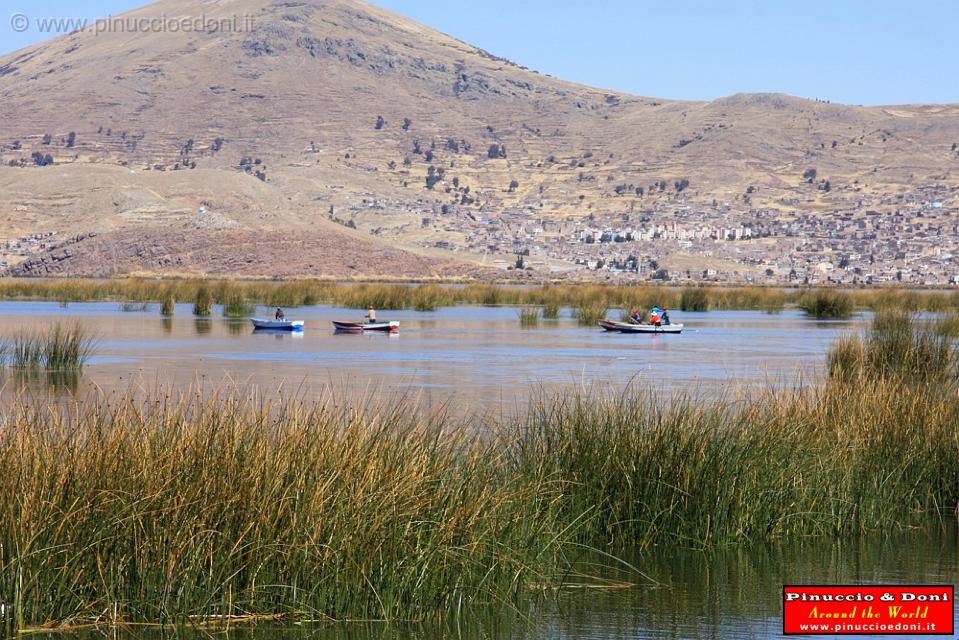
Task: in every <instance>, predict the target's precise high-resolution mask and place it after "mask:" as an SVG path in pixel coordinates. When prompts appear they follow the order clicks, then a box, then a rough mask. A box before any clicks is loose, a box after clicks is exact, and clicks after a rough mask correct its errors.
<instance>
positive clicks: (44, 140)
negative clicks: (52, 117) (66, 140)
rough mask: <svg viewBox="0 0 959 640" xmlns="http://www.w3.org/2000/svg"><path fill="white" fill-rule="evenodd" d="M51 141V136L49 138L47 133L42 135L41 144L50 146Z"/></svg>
mask: <svg viewBox="0 0 959 640" xmlns="http://www.w3.org/2000/svg"><path fill="white" fill-rule="evenodd" d="M52 140H53V136H51V135H50V134H49V133H45V134H43V144H50V142H51V141H52Z"/></svg>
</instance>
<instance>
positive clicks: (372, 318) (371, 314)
mask: <svg viewBox="0 0 959 640" xmlns="http://www.w3.org/2000/svg"><path fill="white" fill-rule="evenodd" d="M366 321H367V322H369V323H370V324H373V323H375V322H376V309H374V308H373V305H370V308H369V310H368V311H367V312H366Z"/></svg>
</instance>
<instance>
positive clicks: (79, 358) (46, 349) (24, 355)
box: [0, 322, 96, 371]
mask: <svg viewBox="0 0 959 640" xmlns="http://www.w3.org/2000/svg"><path fill="white" fill-rule="evenodd" d="M95 346H96V336H95V334H93V333H92V332H91V331H89V330H88V329H86V328H85V327H84V326H83V325H81V324H72V325H66V324H61V323H59V322H57V323H54V324H53V325H51V326H49V327H44V328H40V329H33V330H23V331H19V332H17V333H14V334H13V335H11V336H8V337H6V338H4V339H3V340H2V342H0V352H2V354H3V359H4V361H5V362H6V364H8V365H9V366H12V367H15V368H17V369H21V370H24V369H32V368H44V369H47V370H51V371H68V370H76V371H78V370H80V369H82V368H83V365H84V364H85V363H86V361H87V360H89V358H90V356H91V355H92V354H93V350H94V348H95Z"/></svg>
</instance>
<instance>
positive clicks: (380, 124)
mask: <svg viewBox="0 0 959 640" xmlns="http://www.w3.org/2000/svg"><path fill="white" fill-rule="evenodd" d="M385 124H386V120H384V119H383V116H376V125H374V127H373V128H374V129H376V130H377V131H379V130H380V129H382V128H383V125H385Z"/></svg>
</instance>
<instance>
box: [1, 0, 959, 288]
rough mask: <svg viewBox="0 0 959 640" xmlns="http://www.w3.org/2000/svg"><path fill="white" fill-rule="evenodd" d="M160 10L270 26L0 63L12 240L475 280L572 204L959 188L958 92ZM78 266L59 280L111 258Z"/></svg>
mask: <svg viewBox="0 0 959 640" xmlns="http://www.w3.org/2000/svg"><path fill="white" fill-rule="evenodd" d="M157 16H163V17H164V19H167V20H170V19H178V17H180V16H183V17H187V18H196V17H197V16H200V17H202V18H204V19H205V20H207V21H214V22H215V21H218V20H226V19H228V18H230V17H231V16H240V17H244V18H245V17H246V16H250V17H251V20H250V21H249V22H244V21H242V20H241V21H240V23H241V24H244V25H246V24H249V25H251V28H250V29H249V30H245V31H242V32H232V33H225V32H223V31H222V30H219V29H218V30H207V31H202V32H190V33H183V32H177V33H169V32H166V33H164V32H159V33H158V32H149V31H148V32H145V33H136V34H130V33H117V32H113V33H100V34H96V33H94V32H93V29H92V27H91V28H88V29H87V30H85V31H82V32H76V33H72V34H67V35H64V36H61V37H59V38H56V39H54V40H51V41H47V42H44V43H40V44H38V45H34V46H32V47H28V48H25V49H22V50H20V51H17V52H13V53H11V54H8V55H5V56H0V101H2V102H3V103H4V104H6V105H8V108H9V109H10V110H11V112H12V113H13V114H15V115H14V117H12V118H7V119H5V120H3V121H0V160H2V164H3V165H4V166H3V167H0V185H8V186H9V188H7V189H4V194H3V195H0V211H5V212H6V215H5V216H3V224H2V227H0V228H2V229H3V231H4V232H5V234H6V239H7V240H8V241H11V240H15V239H18V238H22V237H24V236H27V235H30V234H35V233H49V232H51V231H55V232H56V233H57V235H58V236H59V237H69V236H71V235H82V234H84V233H89V232H95V233H97V234H99V236H98V237H100V238H101V239H103V240H102V242H105V241H106V240H105V238H108V237H109V235H108V234H111V233H114V232H120V231H126V230H130V229H146V230H149V231H150V232H151V233H155V232H159V231H160V230H161V229H163V230H168V231H173V232H177V233H179V232H181V231H190V232H192V233H195V234H199V235H209V236H215V235H216V234H219V233H227V232H230V233H235V232H244V233H256V232H262V233H276V232H279V233H284V232H294V233H299V234H305V235H307V236H310V235H313V236H316V237H317V238H327V237H335V238H341V239H342V242H344V243H348V242H350V238H351V237H357V234H360V235H363V236H365V238H366V239H367V240H368V241H369V243H370V244H369V249H368V251H369V252H370V255H371V256H375V255H376V254H377V251H378V250H379V249H380V248H382V249H383V251H384V252H385V251H386V249H390V250H392V251H405V252H407V254H408V255H409V259H410V261H411V263H417V261H418V260H419V258H420V257H425V258H428V259H429V260H436V261H438V262H442V263H447V262H448V263H456V264H460V265H462V266H463V270H464V272H468V271H469V269H470V268H472V265H478V264H490V263H491V262H492V263H495V264H499V265H500V266H501V267H505V266H506V265H507V264H511V263H512V261H513V256H514V254H516V253H522V252H524V251H526V250H528V246H529V245H530V242H529V238H527V237H526V236H527V235H529V234H530V231H529V230H528V229H526V227H527V226H530V225H534V226H536V228H540V227H542V226H543V225H542V224H539V223H538V221H539V220H545V221H547V224H546V226H547V227H548V226H549V223H550V222H551V221H554V220H568V221H570V223H569V225H567V227H568V229H566V227H564V231H562V232H563V233H565V232H566V231H567V230H571V229H573V227H574V226H576V225H575V221H576V220H580V221H587V220H588V221H589V223H590V224H592V222H594V221H596V220H599V221H602V222H604V223H605V222H606V221H607V220H608V219H612V218H614V217H616V216H619V215H621V214H622V215H626V216H629V215H635V214H636V213H637V211H639V212H643V211H645V212H648V215H646V217H653V218H657V219H658V218H659V217H662V219H663V221H664V223H667V224H668V223H669V222H670V220H671V218H670V216H671V215H672V214H671V213H670V211H671V210H673V209H676V208H678V207H699V206H703V207H707V208H708V207H710V206H713V203H717V206H716V207H715V208H716V209H717V213H716V216H713V217H717V219H718V218H723V219H726V218H728V222H729V224H734V223H736V221H737V216H738V218H739V219H741V220H749V219H750V218H751V217H754V213H753V212H754V211H755V210H757V209H763V210H769V211H793V212H794V213H795V212H799V213H805V214H809V213H814V212H817V211H828V210H831V209H835V208H837V207H838V206H840V205H841V206H846V205H847V204H848V202H847V201H849V202H852V201H853V200H855V198H856V197H857V196H856V194H859V193H864V194H869V195H878V196H886V195H888V196H890V197H891V196H894V195H896V194H902V193H906V192H908V191H909V190H910V189H912V188H913V187H914V186H915V185H917V184H927V183H928V184H933V183H935V184H940V185H949V186H952V185H955V184H956V182H957V173H956V168H957V167H959V161H957V160H959V154H957V153H956V150H955V148H954V146H953V145H954V141H957V140H959V105H948V104H947V105H891V106H883V107H861V106H851V105H839V104H833V103H826V102H820V101H814V100H808V99H804V98H798V97H795V96H788V95H786V94H776V93H767V94H734V95H731V96H726V97H723V98H719V99H716V100H713V101H680V100H668V99H661V98H648V97H642V96H633V95H629V94H624V93H620V92H616V91H609V90H604V89H597V88H593V87H587V86H585V85H579V84H576V83H570V82H566V81H563V80H559V79H555V78H552V77H550V76H546V75H543V74H539V73H537V72H534V71H530V70H528V69H526V68H524V67H521V66H519V65H517V64H516V63H513V62H510V61H508V60H505V59H503V58H499V57H497V56H495V55H494V54H491V53H488V52H485V51H483V50H482V49H479V48H477V47H473V46H472V45H469V44H467V43H465V42H462V41H460V40H458V39H456V38H454V37H452V36H448V35H446V34H442V33H440V32H438V31H435V30H433V29H430V28H429V27H425V26H423V25H420V24H418V23H416V22H414V21H412V20H409V19H407V18H403V17H402V16H398V15H397V14H394V13H392V12H389V11H387V10H385V9H382V8H379V7H376V6H374V5H370V4H367V3H365V2H360V1H359V0H356V1H353V0H308V1H297V0H279V1H270V0H226V1H216V2H209V1H203V0H160V2H155V3H153V4H150V5H147V6H145V7H141V8H139V9H135V10H133V11H131V12H128V13H126V14H123V15H121V16H117V17H116V19H121V20H129V19H134V18H154V17H157ZM207 24H211V23H209V22H208V23H207ZM71 132H72V133H73V136H72V137H71ZM38 153H39V154H40V156H39V162H38V159H37V155H36V154H38ZM48 154H49V156H50V159H51V160H52V161H53V162H52V164H46V163H45V161H44V158H45V157H46V156H47V155H48ZM11 165H12V166H11ZM111 167H112V169H111ZM810 169H815V170H816V176H817V177H816V179H815V180H814V181H810V180H809V178H808V172H809V170H810ZM123 172H126V173H123ZM684 181H685V185H686V186H683V188H682V189H679V188H678V186H679V185H682V184H684ZM514 183H515V184H514ZM827 184H828V187H829V188H828V189H823V188H822V187H823V186H825V185H827ZM14 185H19V186H16V187H15V186H14ZM664 185H665V186H664ZM667 187H668V188H667ZM674 187H675V188H674ZM857 189H858V191H857ZM640 190H642V194H640ZM840 201H841V202H840ZM723 203H727V207H726V208H727V210H725V211H720V210H721V209H722V207H721V206H718V205H722V204H723ZM747 205H748V206H747ZM201 212H202V213H201ZM710 215H712V214H710ZM524 220H528V224H527V223H525V222H524ZM672 220H675V218H673V219H672ZM494 224H495V225H496V226H497V227H499V231H498V232H497V233H496V234H492V233H491V232H490V230H489V227H490V226H491V225H494ZM582 224H587V223H586V222H582ZM630 224H633V225H635V224H638V223H634V222H630ZM740 224H741V222H740ZM521 227H522V229H523V230H522V231H520V228H521ZM510 230H512V236H513V238H514V239H515V240H516V241H513V242H511V241H510ZM547 233H548V230H547ZM557 233H560V232H559V231H558V232H557ZM487 236H488V237H489V241H488V242H487V241H485V240H484V239H483V238H486V237H487ZM124 237H125V236H124ZM319 244H322V245H323V246H326V244H325V241H324V242H321V243H319ZM335 244H336V243H334V246H335ZM124 246H125V245H124ZM671 252H672V253H675V250H671ZM40 253H43V251H40ZM548 253H549V251H544V254H543V255H541V256H537V258H538V262H539V267H538V268H539V270H540V271H541V272H543V271H545V270H552V271H557V270H563V271H565V270H567V269H573V268H574V261H573V259H572V257H573V256H572V254H571V255H559V254H557V255H556V256H550V255H548ZM554 253H555V252H554ZM667 253H670V252H667ZM390 256H392V257H391V258H390V259H389V260H387V259H383V260H379V259H374V258H372V257H371V260H370V267H371V268H372V272H369V273H366V274H365V275H369V276H376V275H384V276H385V275H389V272H390V271H391V266H390V263H391V262H394V261H395V260H396V259H397V258H396V254H392V253H391V254H390ZM30 257H32V255H26V256H24V255H12V254H8V255H7V257H6V259H7V261H8V262H9V263H11V264H12V265H14V266H16V265H18V264H25V265H27V266H29V265H30V264H37V261H32V262H31V261H30V260H28V259H27V258H30ZM660 257H661V258H665V259H666V260H667V261H668V260H669V255H663V256H660ZM336 262H337V257H336V256H335V255H331V256H330V260H329V262H328V263H327V264H326V265H316V264H315V262H314V266H313V267H312V269H310V270H304V272H303V273H301V274H296V275H324V274H325V273H326V272H329V273H333V271H334V265H335V264H336ZM58 263H64V261H63V260H61V261H58ZM223 263H224V264H228V263H230V260H229V259H228V258H227V257H224V260H223ZM374 263H375V264H374ZM39 264H43V262H42V260H41V261H40V262H39ZM130 264H131V267H130V269H128V270H132V267H134V266H138V267H139V269H137V270H139V271H146V272H154V271H155V272H158V273H163V272H164V270H165V269H164V267H163V265H158V264H149V263H144V264H140V265H136V264H135V263H134V262H131V263H130ZM258 264H259V263H258ZM71 265H73V262H72V261H71V260H69V259H68V260H67V261H66V262H65V263H64V264H62V272H63V273H71V272H77V273H80V272H82V273H90V272H91V268H92V269H93V271H94V272H95V270H96V267H91V266H90V265H88V264H79V263H78V264H76V266H71ZM180 266H181V267H183V268H184V269H186V270H187V271H189V270H190V269H192V268H194V266H195V267H196V269H197V270H198V272H202V271H204V270H209V269H210V268H215V267H214V266H212V264H211V263H209V262H208V261H207V262H204V263H203V264H200V263H197V264H196V265H191V264H189V263H187V264H184V265H180ZM24 268H26V267H24ZM262 268H263V269H264V272H263V273H262V274H260V275H267V276H268V275H277V273H271V270H270V267H269V265H268V264H266V263H264V264H263V266H262ZM730 268H732V267H730ZM21 271H22V270H21ZM25 273H31V272H30V271H29V270H28V271H26V272H25ZM111 273H112V272H111ZM284 274H285V275H294V274H291V273H288V272H286V271H284Z"/></svg>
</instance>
